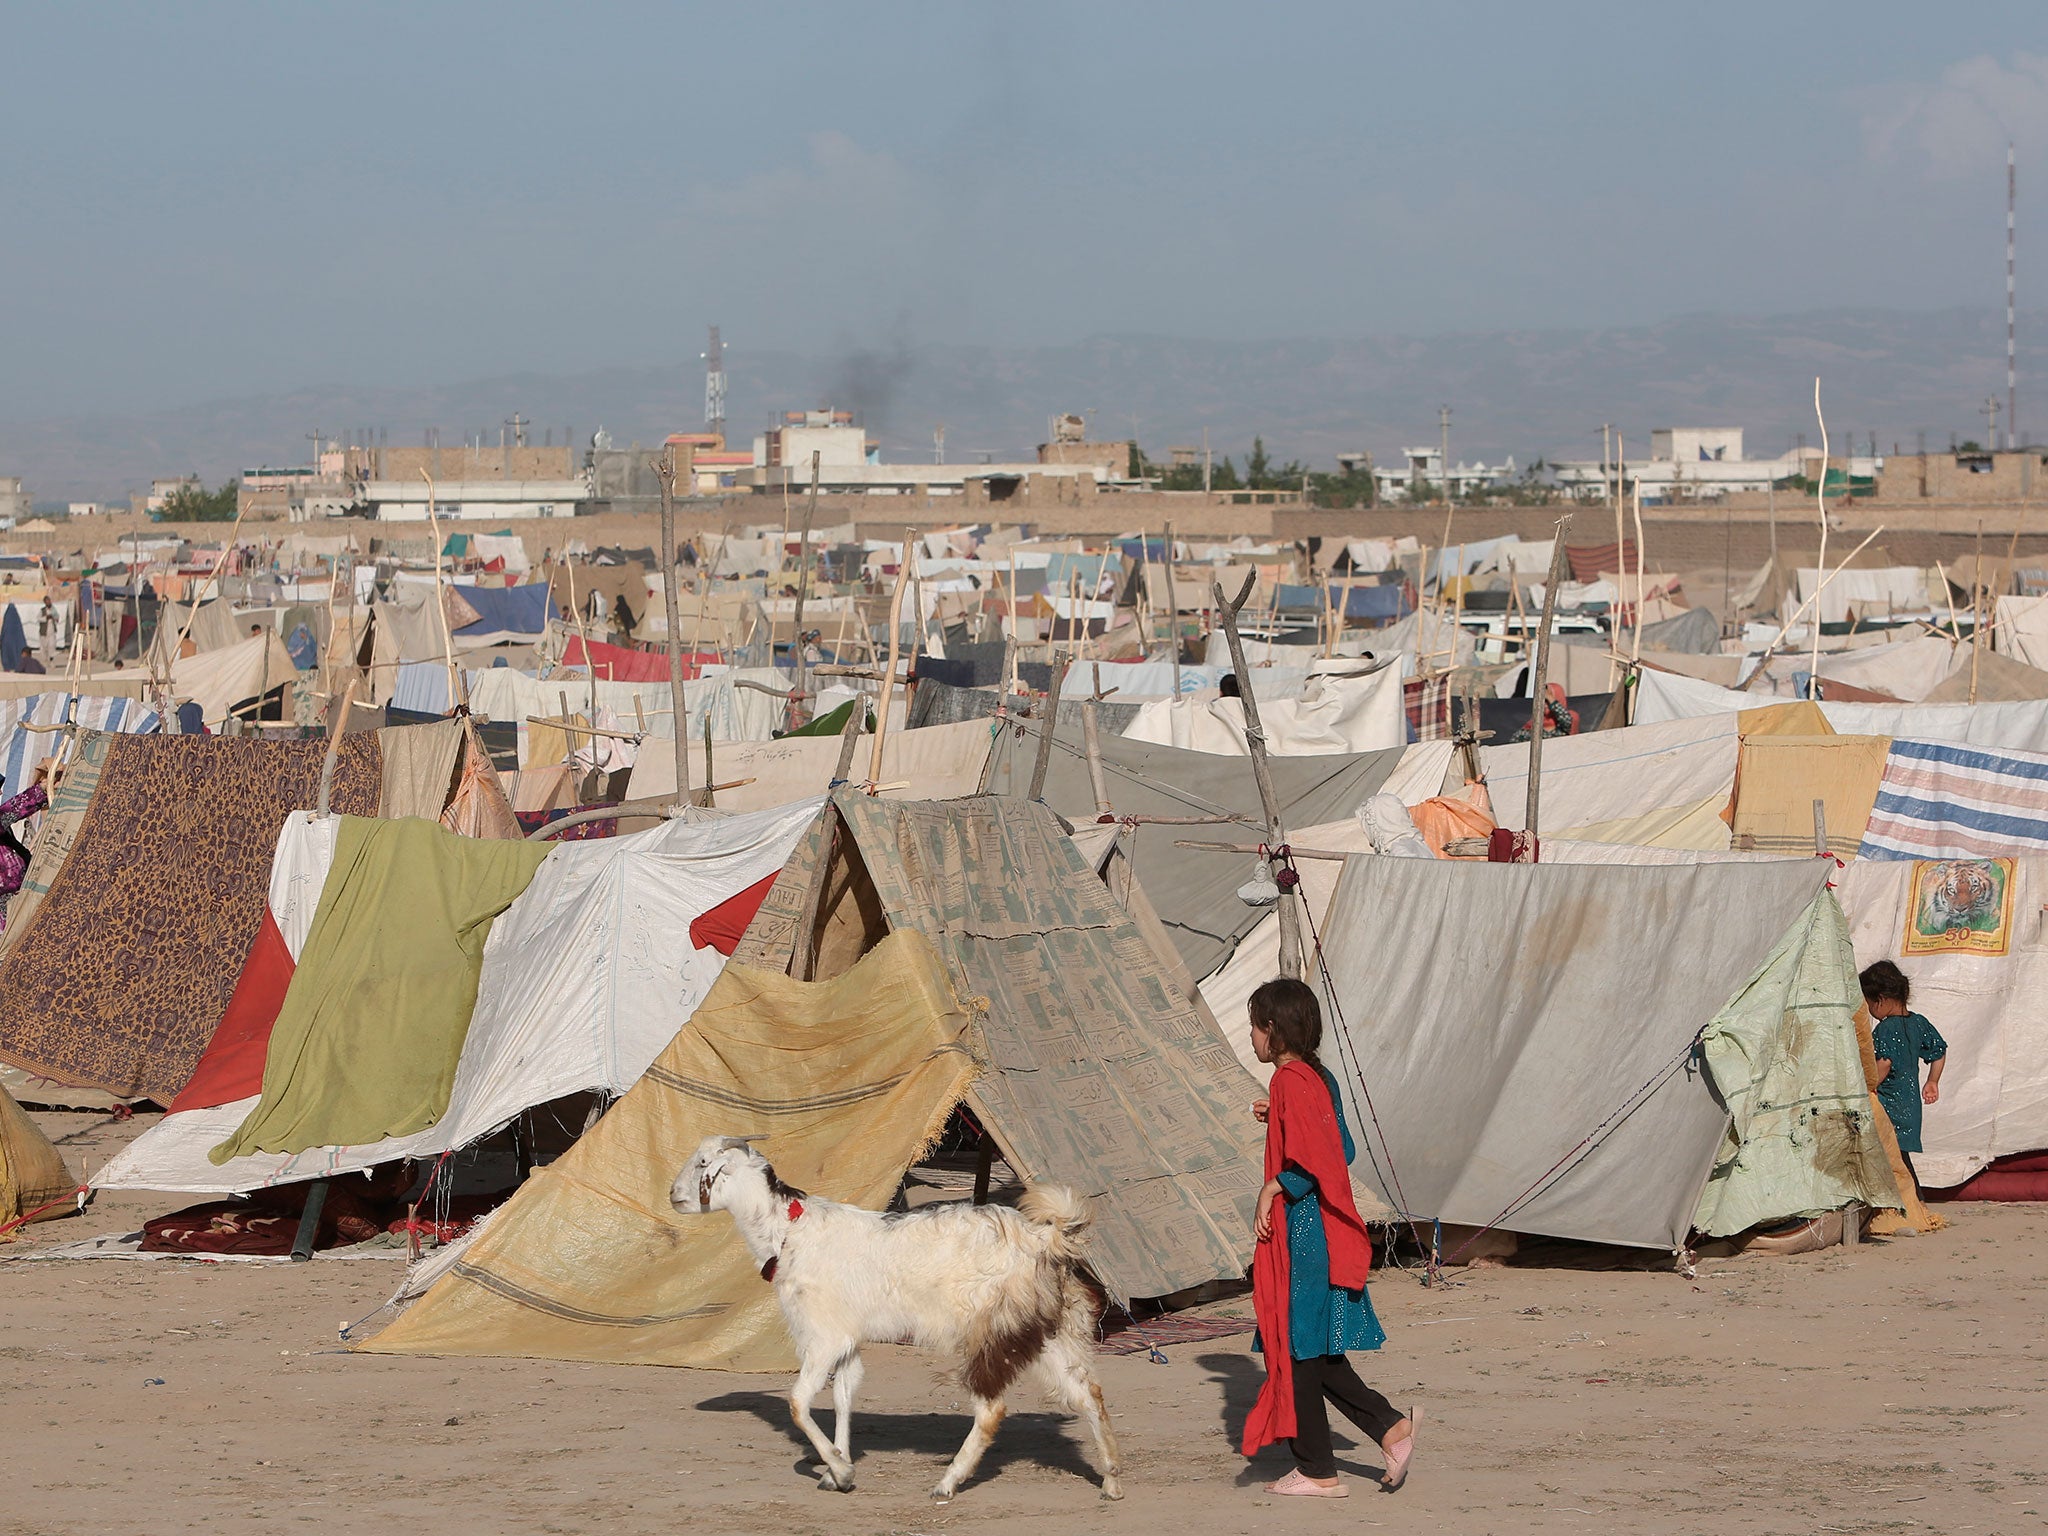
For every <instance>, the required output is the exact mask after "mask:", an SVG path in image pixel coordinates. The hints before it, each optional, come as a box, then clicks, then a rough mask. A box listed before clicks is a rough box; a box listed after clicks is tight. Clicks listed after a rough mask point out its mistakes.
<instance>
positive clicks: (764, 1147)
mask: <svg viewBox="0 0 2048 1536" xmlns="http://www.w3.org/2000/svg"><path fill="white" fill-rule="evenodd" d="M979 1050H980V1035H979V1030H978V1029H977V1027H976V1026H975V1023H974V1018H973V1015H972V1014H971V1012H970V1011H969V1009H968V1008H967V1006H966V1005H964V1004H963V1003H962V1001H961V1000H960V998H959V997H958V996H957V995H956V994H955V992H954V989H953V986H952V983H951V982H950V981H948V979H947V977H946V971H945V968H944V965H943V964H942V962H941V961H940V959H939V956H938V952H937V951H936V950H934V949H933V947H932V945H931V943H930V941H929V940H927V939H925V938H924V937H923V936H922V935H921V934H917V933H911V932H903V933H897V934H893V935H891V936H890V937H888V938H886V939H884V940H883V941H882V942H881V943H880V944H878V945H876V946H875V948H874V949H872V950H871V951H869V953H868V954H867V955H866V956H864V957H863V958H862V959H861V960H860V961H859V963H858V964H856V965H855V966H853V968H852V969H850V970H848V971H846V972H845V973H844V974H842V975H840V976H838V977H837V978H835V979H833V980H831V981H825V982H803V981H795V980H792V979H791V978H790V977H788V976H785V975H781V974H779V973H776V972H772V971H764V970H755V969H751V968H749V967H746V966H740V965H728V966H727V967H726V968H725V971H724V973H723V974H722V975H721V976H720V977H719V979H718V981H717V983H716V984H715V985H714V986H713V987H712V989H711V992H710V994H709V995H708V996H707V997H706V998H705V999H704V1002H703V1004H702V1006H700V1007H699V1008H698V1010H697V1012H696V1015H695V1016H694V1017H693V1018H692V1019H691V1021H690V1023H689V1024H688V1025H687V1026H685V1027H684V1029H683V1031H682V1033H680V1034H679V1035H677V1036H676V1038H675V1040H674V1041H672V1042H671V1043H670V1044H669V1046H668V1048H667V1049H666V1050H664V1051H663V1052H662V1053H661V1055H660V1056H659V1057H657V1058H656V1060H655V1063H654V1065H653V1066H651V1067H650V1068H648V1070H647V1075H646V1076H645V1077H643V1078H641V1079H640V1081H639V1082H638V1083H636V1084H635V1085H634V1086H633V1088H632V1089H631V1090H630V1091H629V1092H628V1093H627V1094H626V1096H625V1097H624V1098H622V1099H620V1100H619V1102H618V1103H617V1104H615V1105H614V1106H613V1107H612V1109H611V1111H610V1113H608V1114H607V1115H606V1116H605V1117H604V1118H603V1119H602V1120H600V1121H599V1122H598V1123H597V1124H596V1125H595V1126H593V1127H592V1128H591V1129H590V1130H589V1131H588V1132H586V1133H585V1135H584V1136H583V1138H582V1140H580V1141H578V1142H577V1143H576V1145H575V1146H574V1147H572V1148H571V1149H570V1150H569V1152H568V1153H567V1154H565V1155H564V1156H563V1157H562V1158H560V1159H559V1160H558V1161H556V1162H554V1163H552V1164H550V1165H549V1166H548V1167H546V1168H544V1169H542V1170H541V1171H539V1172H538V1173H536V1174H535V1175H534V1176H533V1177H532V1179H531V1180H529V1181H528V1183H527V1184H526V1186H525V1188H523V1189H521V1190H520V1191H519V1193H518V1194H517V1195H516V1196H515V1197H514V1198H513V1199H512V1201H511V1202H510V1203H509V1204H507V1205H506V1206H505V1207H504V1208H503V1209H502V1210H500V1211H499V1212H498V1213H497V1214H496V1215H494V1216H493V1217H492V1218H491V1220H490V1222H489V1224H488V1225H487V1226H486V1227H485V1228H484V1229H483V1231H482V1232H480V1233H479V1234H478V1235H477V1237H476V1238H475V1239H474V1240H473V1241H472V1242H471V1243H470V1245H469V1247H468V1249H467V1250H466V1251H465V1252H464V1253H463V1254H462V1255H461V1257H460V1259H459V1260H458V1261H457V1262H456V1263H455V1265H454V1266H453V1268H452V1269H451V1271H450V1272H449V1273H448V1274H447V1275H445V1276H444V1277H443V1278H441V1279H440V1280H439V1281H437V1282H436V1283H435V1284H434V1285H433V1286H432V1288H431V1289H429V1290H428V1291H427V1293H426V1295H424V1296H423V1297H421V1298H420V1299H419V1301H417V1302H416V1303H414V1304H413V1307H412V1309H411V1310H410V1311H408V1312H406V1313H405V1314H404V1315H402V1316H401V1317H400V1318H399V1319H398V1321H396V1322H395V1323H393V1324H392V1325H391V1326H390V1327H389V1328H387V1329H385V1330H384V1332H383V1333H381V1334H380V1335H378V1336H377V1337H376V1338H375V1339H373V1340H371V1341H370V1342H368V1343H367V1344H364V1345H361V1346H359V1347H361V1348H364V1349H369V1350H375V1351H381V1352H384V1353H389V1354H416V1355H523V1356H533V1357H541V1358H546V1359H556V1360H600V1361H610V1362H615V1363H622V1364H643V1365H688V1366H711V1367H715V1368H719V1369H724V1370H734V1371H768V1370H779V1369H787V1368H789V1367H790V1366H792V1365H793V1364H794V1358H795V1357H794V1355H793V1354H792V1352H791V1350H790V1348H789V1343H788V1339H787V1337H786V1335H785V1333H784V1331H783V1322H782V1315H781V1311H780V1309H779V1308H778V1307H777V1306H776V1303H775V1293H774V1291H773V1289H772V1288H771V1287H769V1286H767V1285H765V1284H763V1283H762V1281H761V1277H760V1275H759V1274H757V1273H756V1272H755V1269H754V1264H753V1261H752V1260H751V1259H750V1258H749V1257H748V1256H747V1250H746V1247H745V1245H744V1244H742V1243H741V1242H740V1240H739V1237H738V1235H737V1234H736V1233H735V1232H734V1231H733V1224H732V1220H731V1218H730V1217H728V1216H725V1215H722V1214H713V1215H709V1216H689V1217H684V1216H678V1215H676V1214H675V1212H674V1211H673V1210H672V1209H671V1208H670V1206H669V1203H668V1191H669V1185H670V1184H671V1183H672V1182H673V1181H674V1179H675V1176H676V1172H677V1170H679V1169H680V1168H681V1167H682V1165H683V1164H684V1163H685V1162H686V1161H688V1159H689V1156H690V1154H691V1153H692V1152H694V1151H695V1150H696V1148H697V1144H698V1143H699V1142H700V1141H702V1140H703V1139H704V1138H705V1137H707V1136H751V1135H756V1134H764V1133H765V1135H766V1137H767V1140H766V1141H764V1142H763V1143H762V1144H761V1151H762V1152H763V1153H764V1154H765V1155H766V1156H767V1158H768V1159H769V1161H771V1162H772V1163H773V1164H774V1165H775V1171H776V1173H777V1174H778V1175H780V1176H781V1177H782V1178H783V1179H784V1180H785V1181H786V1182H788V1183H791V1184H794V1185H796V1186H798V1187H799V1188H802V1189H805V1190H808V1191H810V1192H812V1193H814V1194H818V1195H823V1196H825V1197H827V1198H829V1199H833V1200H843V1201H846V1202H849V1203H851V1204H854V1205H860V1206H867V1207H871V1208H876V1209H879V1208H881V1207H882V1206H885V1205H887V1204H888V1202H889V1201H890V1199H891V1198H892V1197H893V1196H894V1195H895V1193H896V1189H897V1185H898V1184H899V1183H900V1182H901V1180H902V1178H903V1173H904V1170H905V1169H906V1168H907V1167H908V1166H909V1165H910V1163H911V1162H912V1161H913V1160H914V1159H915V1158H916V1157H917V1156H918V1154H919V1153H920V1152H921V1151H922V1149H923V1148H924V1147H925V1145H926V1144H927V1143H928V1142H929V1141H930V1140H931V1139H932V1138H933V1137H934V1136H936V1135H937V1134H938V1132H939V1130H940V1129H941V1128H942V1127H943V1126H944V1124H945V1121H946V1116H947V1115H948V1114H950V1113H951V1111H952V1108H953V1106H954V1105H955V1104H956V1103H958V1102H959V1100H960V1096H961V1095H962V1094H963V1093H965V1092H966V1090H967V1085H968V1083H969V1082H970V1081H971V1080H972V1079H973V1077H974V1074H975V1070H976V1058H977V1054H978V1052H979Z"/></svg>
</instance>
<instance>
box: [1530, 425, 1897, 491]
mask: <svg viewBox="0 0 2048 1536" xmlns="http://www.w3.org/2000/svg"><path fill="white" fill-rule="evenodd" d="M1834 464H1835V467H1836V469H1837V470H1838V471H1839V470H1840V469H1841V468H1842V467H1843V466H1844V465H1845V464H1846V466H1847V468H1848V471H1849V473H1850V474H1851V475H1852V476H1855V477H1858V478H1861V477H1864V476H1868V475H1873V474H1875V473H1876V472H1877V471H1878V470H1879V469H1882V468H1883V467H1884V460H1883V459H1873V458H1870V457H1868V456H1864V455H1857V456H1855V457H1853V458H1845V456H1843V455H1841V454H1837V455H1835V457H1834ZM1552 470H1553V472H1554V473H1555V474H1556V476H1557V483H1558V484H1559V485H1560V486H1561V487H1563V489H1564V490H1565V491H1566V492H1567V493H1568V494H1570V495H1573V496H1576V497H1578V498H1580V499H1581V500H1585V501H1599V500H1602V499H1604V498H1605V496H1606V495H1607V493H1608V491H1609V489H1610V488H1612V487H1614V486H1616V485H1619V486H1620V487H1621V489H1622V492H1623V494H1624V495H1626V494H1628V493H1629V492H1630V491H1631V490H1634V489H1638V488H1639V489H1640V490H1641V491H1642V496H1643V500H1644V501H1647V502H1674V501H1718V500H1720V498H1721V497H1723V496H1727V495H1731V494H1734V493H1737V492H1742V491H1765V490H1769V489H1770V488H1771V486H1773V485H1776V484H1780V483H1782V482H1783V481H1786V480H1789V479H1791V478H1793V477H1794V476H1795V475H1817V474H1819V473H1820V450H1819V449H1817V448H1793V449H1789V450H1788V451H1786V452H1784V453H1781V454H1779V455H1778V456H1777V457H1776V458H1774V459H1750V458H1745V457H1743V452H1742V428H1740V427H1658V428H1657V429H1656V430H1655V431H1653V432H1651V434H1650V456H1649V457H1648V458H1646V459H1625V460H1618V461H1617V462H1614V463H1610V464H1604V465H1603V464H1602V463H1600V461H1599V460H1597V459H1580V460H1573V461H1569V462H1564V463H1559V464H1555V465H1553V466H1552Z"/></svg>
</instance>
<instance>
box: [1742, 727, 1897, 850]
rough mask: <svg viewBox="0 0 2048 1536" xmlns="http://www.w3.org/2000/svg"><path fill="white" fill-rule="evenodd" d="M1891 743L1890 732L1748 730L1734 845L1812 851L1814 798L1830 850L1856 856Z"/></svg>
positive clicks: (1743, 749) (1743, 750) (1875, 798)
mask: <svg viewBox="0 0 2048 1536" xmlns="http://www.w3.org/2000/svg"><path fill="white" fill-rule="evenodd" d="M1891 748H1892V742H1891V738H1890V737H1889V736H1758V737H1754V738H1752V737H1747V736H1745V737H1744V738H1743V739H1742V755H1741V756H1740V757H1739V758H1738V759H1737V760H1736V769H1735V814H1734V817H1733V819H1732V828H1733V832H1734V838H1735V846H1736V847H1737V848H1741V849H1753V850H1755V851H1757V852H1760V853H1786V854H1796V853H1812V852H1813V851H1814V850H1813V802H1814V801H1816V800H1819V801H1821V802H1823V803H1824V804H1825V806H1826V816H1827V837H1828V851H1829V852H1830V853H1832V854H1834V855H1835V857H1837V858H1840V859H1853V858H1855V857H1856V850H1857V849H1858V848H1860V847H1861V846H1862V845H1863V829H1864V827H1865V826H1866V825H1867V824H1868V823H1869V821H1870V808H1871V806H1873V805H1875V804H1876V803H1877V788H1878V783H1879V781H1880V780H1882V779H1883V777H1884V763H1885V757H1886V755H1887V754H1889V753H1890V751H1891Z"/></svg>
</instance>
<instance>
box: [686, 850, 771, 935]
mask: <svg viewBox="0 0 2048 1536" xmlns="http://www.w3.org/2000/svg"><path fill="white" fill-rule="evenodd" d="M781 873H782V871H781V870H777V871H776V872H775V874H773V875H763V876H762V877H761V878H760V879H759V880H756V881H755V882H754V883H753V884H752V885H750V886H748V887H747V888H746V889H745V890H744V891H741V892H740V893H739V894H738V895H737V896H728V897H726V898H725V900H723V901H721V902H720V903H719V904H718V905H717V906H715V907H713V908H712V909H711V910H710V911H709V912H705V913H703V914H701V915H699V916H697V917H695V918H692V919H691V921H690V942H691V944H693V945H695V946H696V947H697V948H698V949H715V950H717V951H718V952H719V953H720V954H721V955H729V954H731V953H732V952H733V951H734V950H736V949H738V948H739V947H740V938H741V936H742V935H743V934H745V933H746V931H747V927H748V925H749V924H750V923H752V922H753V921H754V914H755V913H756V912H758V911H760V910H761V903H762V902H764V901H766V900H767V899H768V887H770V886H771V885H773V884H774V883H775V881H776V877H777V876H778V875H780V874H781Z"/></svg>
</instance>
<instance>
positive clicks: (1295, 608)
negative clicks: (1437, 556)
mask: <svg viewBox="0 0 2048 1536" xmlns="http://www.w3.org/2000/svg"><path fill="white" fill-rule="evenodd" d="M1340 605H1341V606H1342V607H1343V609H1344V616H1345V617H1346V618H1347V619H1381V620H1385V619H1398V618H1400V617H1401V616H1402V615H1403V614H1405V613H1407V612H1408V603H1407V598H1406V595H1405V593H1404V591H1403V589H1402V588H1400V587H1398V586H1391V587H1353V588H1352V589H1351V596H1350V598H1349V599H1348V600H1347V599H1346V598H1345V596H1344V588H1343V586H1342V585H1340V584H1334V583H1333V584H1332V585H1331V587H1330V606H1331V607H1332V608H1336V607H1338V606H1340ZM1278 607H1279V609H1280V611H1281V612H1282V613H1321V612H1322V611H1323V594H1322V593H1321V592H1320V591H1319V590H1318V589H1316V588H1315V587H1297V586H1290V585H1288V584H1287V583H1285V582H1283V583H1281V585H1280V588H1279V603H1278Z"/></svg>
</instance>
